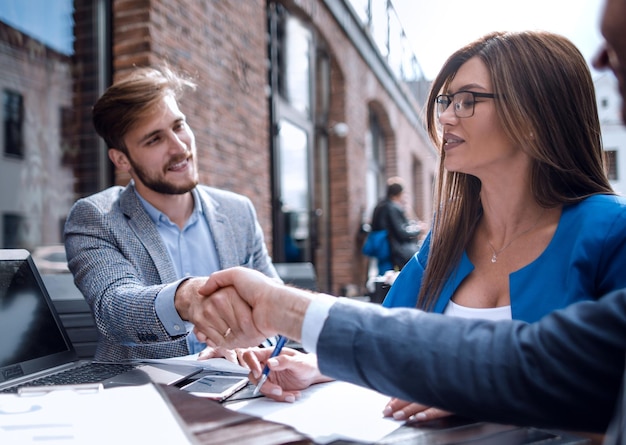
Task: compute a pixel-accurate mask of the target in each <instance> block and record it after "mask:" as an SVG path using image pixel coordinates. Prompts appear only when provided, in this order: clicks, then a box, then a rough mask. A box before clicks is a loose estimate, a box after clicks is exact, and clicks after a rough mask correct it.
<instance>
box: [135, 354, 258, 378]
mask: <svg viewBox="0 0 626 445" xmlns="http://www.w3.org/2000/svg"><path fill="white" fill-rule="evenodd" d="M198 355H199V354H191V355H184V356H181V357H171V358H159V359H142V360H141V361H142V362H144V363H164V364H170V365H192V366H197V367H199V368H202V369H204V370H205V371H219V372H233V373H237V374H246V375H247V374H248V373H249V372H250V370H249V369H248V368H245V367H243V366H241V365H238V364H237V363H233V362H230V361H228V360H226V359H225V358H209V359H206V360H198Z"/></svg>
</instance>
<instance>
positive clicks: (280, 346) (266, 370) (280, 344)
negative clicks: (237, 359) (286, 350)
mask: <svg viewBox="0 0 626 445" xmlns="http://www.w3.org/2000/svg"><path fill="white" fill-rule="evenodd" d="M286 342H287V337H283V336H282V335H279V336H278V343H276V347H275V348H274V351H273V352H272V355H270V358H272V357H276V356H277V355H278V354H280V351H282V349H283V346H285V343H286ZM269 373H270V368H269V367H268V366H267V364H266V365H265V367H264V368H263V375H261V380H259V383H257V384H256V388H254V392H253V393H252V395H254V396H256V395H257V394H258V393H259V391H260V390H261V386H263V383H265V381H266V380H267V375H268V374H269Z"/></svg>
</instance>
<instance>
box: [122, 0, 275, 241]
mask: <svg viewBox="0 0 626 445" xmlns="http://www.w3.org/2000/svg"><path fill="white" fill-rule="evenodd" d="M113 30H114V31H113V67H114V77H115V78H117V77H119V76H120V75H121V74H123V73H124V72H125V71H126V70H128V69H129V68H131V67H132V66H133V65H146V64H158V63H161V62H166V63H168V64H169V65H170V66H172V67H173V68H174V69H181V70H184V71H186V72H188V73H190V74H192V75H194V76H195V77H196V80H197V84H198V88H197V89H196V91H195V92H193V93H187V95H186V96H185V97H184V98H183V99H182V100H181V103H180V108H181V110H182V111H183V112H184V113H185V114H186V115H187V118H188V121H189V124H190V126H191V128H192V129H193V131H194V133H195V136H196V142H197V146H198V160H199V170H200V180H201V182H202V183H204V184H208V185H212V186H216V187H220V188H223V189H227V190H232V191H235V192H238V193H242V194H244V195H246V196H248V197H250V199H252V201H253V202H254V204H255V207H256V210H257V212H258V217H259V221H260V223H261V225H262V226H263V228H264V232H265V236H266V240H267V242H268V245H271V230H270V229H271V212H270V210H271V203H270V200H271V195H270V190H271V187H270V152H269V142H268V141H269V134H268V128H269V117H268V105H267V97H266V84H267V79H266V78H267V71H266V69H267V66H266V56H265V54H266V47H265V45H266V39H265V36H266V26H265V1H263V0H246V1H238V0H231V1H226V0H224V1H197V0H182V1H176V2H172V1H169V0H114V2H113Z"/></svg>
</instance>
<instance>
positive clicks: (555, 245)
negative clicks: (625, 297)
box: [383, 195, 626, 322]
mask: <svg viewBox="0 0 626 445" xmlns="http://www.w3.org/2000/svg"><path fill="white" fill-rule="evenodd" d="M429 249H430V233H429V234H428V236H427V238H426V240H425V241H424V244H423V246H422V248H421V249H420V251H419V252H418V253H417V254H416V255H414V256H413V258H411V260H410V261H409V263H408V264H407V265H406V266H405V267H404V269H402V272H400V275H399V276H398V278H397V279H396V281H395V282H394V284H393V286H392V287H391V289H390V290H389V293H388V294H387V297H386V298H385V300H384V301H383V306H386V307H415V306H416V304H417V296H418V294H419V289H420V286H421V284H422V277H423V274H424V269H425V267H426V262H427V260H428V252H429ZM625 267H626V199H625V198H623V197H618V196H613V195H595V196H591V197H589V198H587V199H585V200H584V201H582V202H580V203H578V204H574V205H569V206H565V207H564V208H563V212H562V214H561V219H560V221H559V225H558V227H557V229H556V232H555V233H554V236H553V238H552V240H551V241H550V243H549V244H548V246H547V247H546V249H545V250H544V252H543V253H542V254H541V255H540V256H539V257H538V258H537V259H536V260H535V261H533V262H532V263H530V264H528V265H527V266H525V267H523V268H522V269H520V270H517V271H515V272H513V273H512V274H510V275H509V280H510V281H509V288H510V292H511V313H512V317H513V318H514V319H518V320H524V321H528V322H533V321H536V320H539V319H540V318H541V317H542V316H544V315H545V314H547V313H549V312H552V311H553V310H556V309H561V308H563V307H565V306H568V305H569V304H571V303H575V302H577V301H583V300H590V299H598V298H600V297H601V296H602V295H605V294H607V293H609V292H610V291H613V290H616V289H621V288H626V272H625ZM472 270H474V266H473V264H472V263H471V261H470V260H469V257H468V256H467V254H466V252H463V256H462V258H461V261H460V262H459V264H458V265H457V266H456V267H455V268H454V270H453V272H452V275H451V277H450V278H449V279H448V280H447V282H446V283H445V285H444V288H443V291H442V292H441V295H440V296H439V298H438V300H437V301H436V303H435V306H434V309H433V312H438V313H441V312H443V311H444V309H445V307H446V305H447V304H448V301H450V298H452V296H453V295H454V292H455V291H456V289H457V288H458V287H459V285H460V284H461V282H462V281H463V280H464V279H465V277H467V275H469V274H470V273H471V272H472Z"/></svg>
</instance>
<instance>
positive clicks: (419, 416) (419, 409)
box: [383, 398, 452, 422]
mask: <svg viewBox="0 0 626 445" xmlns="http://www.w3.org/2000/svg"><path fill="white" fill-rule="evenodd" d="M383 415H384V416H385V417H393V418H394V419H396V420H417V421H422V422H423V421H426V420H433V419H439V418H440V417H446V416H450V415H452V413H449V412H447V411H444V410H441V409H439V408H433V407H428V406H424V405H420V404H419V403H411V402H406V401H404V400H400V399H396V398H392V399H391V400H390V401H389V403H387V406H385V409H384V410H383Z"/></svg>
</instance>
